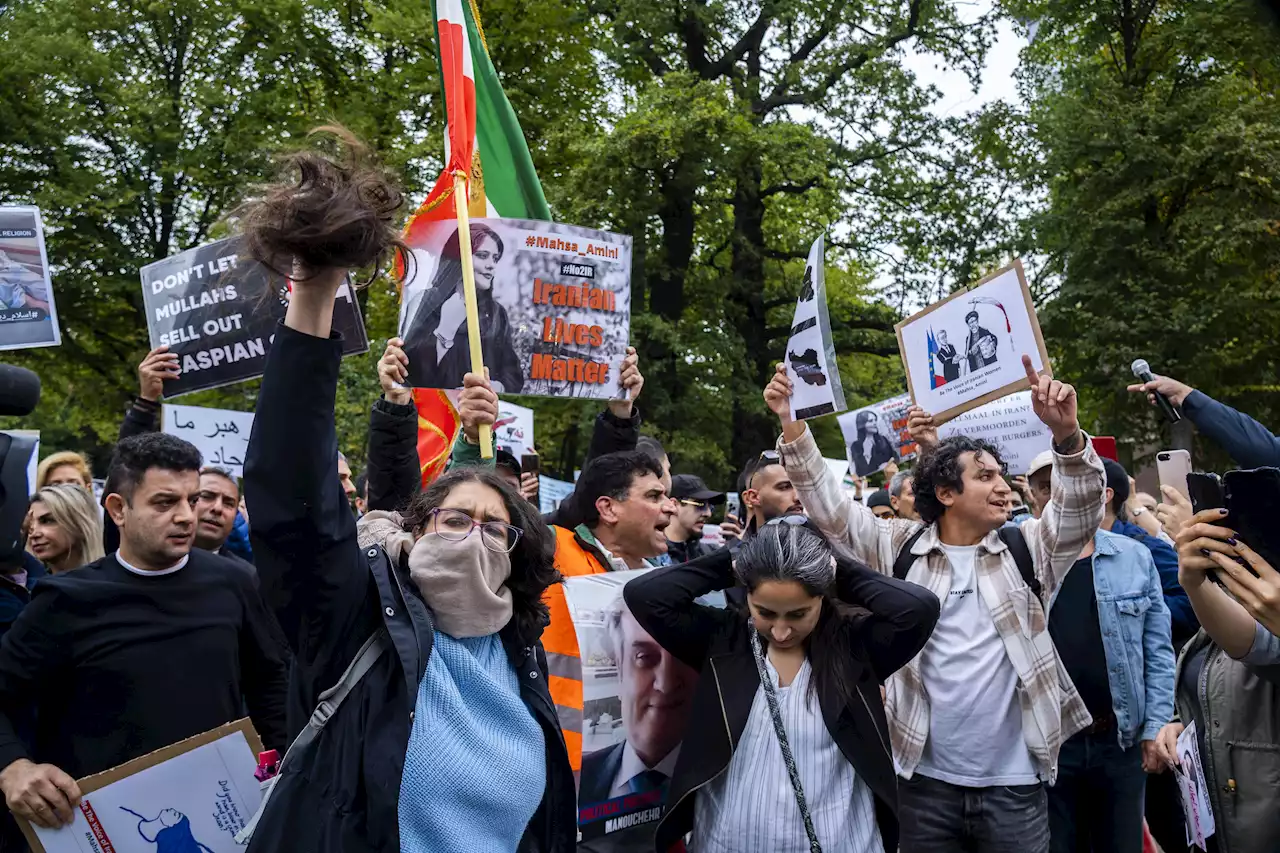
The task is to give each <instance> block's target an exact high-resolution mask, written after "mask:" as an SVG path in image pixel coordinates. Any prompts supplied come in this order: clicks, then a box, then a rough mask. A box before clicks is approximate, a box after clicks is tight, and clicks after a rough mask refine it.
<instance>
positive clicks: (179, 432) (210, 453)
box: [162, 403, 253, 477]
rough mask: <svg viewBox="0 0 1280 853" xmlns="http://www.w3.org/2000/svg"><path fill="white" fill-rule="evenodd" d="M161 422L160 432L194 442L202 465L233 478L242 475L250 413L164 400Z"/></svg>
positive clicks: (248, 433)
mask: <svg viewBox="0 0 1280 853" xmlns="http://www.w3.org/2000/svg"><path fill="white" fill-rule="evenodd" d="M162 422H163V424H164V425H163V427H162V431H163V432H166V433H168V434H169V435H176V436H177V437H178V438H181V439H183V440H185V441H189V442H191V443H192V444H194V445H195V446H196V449H197V450H199V451H200V456H201V458H202V459H203V460H204V464H205V465H212V466H213V467H214V468H221V469H222V470H224V471H226V472H227V473H228V474H230V475H231V476H233V477H243V476H244V457H245V453H246V452H247V451H248V449H249V436H250V434H252V432H253V412H234V411H231V410H230V409H206V408H203V407H202V406H172V405H169V404H168V403H166V404H165V405H164V409H163V417H162Z"/></svg>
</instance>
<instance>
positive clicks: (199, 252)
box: [141, 237, 369, 397]
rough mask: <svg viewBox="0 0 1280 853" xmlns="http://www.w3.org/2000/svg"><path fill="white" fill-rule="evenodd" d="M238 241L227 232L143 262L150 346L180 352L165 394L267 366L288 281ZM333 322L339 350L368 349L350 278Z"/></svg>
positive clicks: (247, 375)
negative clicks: (175, 373) (223, 236)
mask: <svg viewBox="0 0 1280 853" xmlns="http://www.w3.org/2000/svg"><path fill="white" fill-rule="evenodd" d="M240 247H241V242H240V238H238V237H228V238H227V239H225V240H218V241H215V242H213V243H206V244H205V245H203V246H196V247H195V248H194V249H188V250H187V251H185V252H181V253H179V254H177V255H173V256H172V257H168V258H165V259H164V260H162V261H156V262H155V263H153V264H148V265H146V266H145V267H143V268H142V274H141V277H142V302H143V305H144V307H145V308H146V312H147V331H148V333H149V335H150V338H151V346H152V348H155V347H159V346H167V347H169V351H170V352H173V353H177V355H178V370H179V374H178V377H177V378H176V379H170V380H168V381H166V382H165V387H164V395H165V396H166V397H177V396H179V395H182V394H189V393H191V392H192V391H202V390H204V389H206V388H217V387H220V386H223V385H230V384H232V383H234V382H243V381H245V380H246V379H255V378H257V377H259V376H261V375H262V372H263V370H264V369H265V368H266V362H267V352H268V351H269V350H270V349H271V341H272V339H273V338H274V337H275V330H276V324H277V323H278V322H279V321H280V320H281V319H282V318H283V317H284V313H285V309H287V308H288V306H289V294H290V290H289V285H288V282H287V281H286V279H285V278H284V276H282V275H278V274H277V273H275V272H272V271H271V270H269V269H267V268H266V267H264V266H263V265H262V264H259V263H258V262H256V261H254V260H253V259H251V258H249V257H248V256H241V254H240ZM333 329H334V331H336V332H340V333H341V334H342V352H343V355H354V354H357V353H363V352H368V351H369V340H368V337H367V336H366V334H365V330H364V320H363V319H362V318H361V316H360V307H359V305H358V304H357V303H356V300H355V295H354V293H353V292H352V289H351V285H350V283H345V284H343V285H342V286H341V287H339V288H338V295H337V297H336V298H335V301H334V309H333Z"/></svg>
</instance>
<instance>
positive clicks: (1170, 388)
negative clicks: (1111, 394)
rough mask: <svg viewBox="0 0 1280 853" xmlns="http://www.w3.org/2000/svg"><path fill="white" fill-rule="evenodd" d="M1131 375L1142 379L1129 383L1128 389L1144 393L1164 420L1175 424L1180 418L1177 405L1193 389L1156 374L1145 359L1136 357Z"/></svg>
mask: <svg viewBox="0 0 1280 853" xmlns="http://www.w3.org/2000/svg"><path fill="white" fill-rule="evenodd" d="M1132 369H1133V375H1134V376H1136V377H1138V378H1139V379H1141V380H1142V384H1140V385H1130V386H1129V390H1130V391H1132V392H1134V393H1135V394H1146V395H1147V398H1148V399H1150V400H1151V402H1152V403H1153V404H1154V405H1156V406H1158V407H1159V408H1160V412H1161V413H1162V414H1163V415H1164V417H1165V420H1167V421H1168V422H1169V423H1171V424H1176V423H1177V422H1178V421H1180V420H1182V412H1180V411H1178V409H1177V407H1178V406H1181V405H1182V402H1183V401H1184V400H1186V399H1187V395H1188V394H1190V393H1191V392H1192V391H1193V390H1194V389H1193V388H1191V386H1190V385H1184V384H1182V383H1181V382H1179V381H1177V380H1176V379H1170V378H1169V377H1167V376H1156V375H1155V374H1153V373H1152V372H1151V367H1150V365H1148V364H1147V362H1146V359H1141V358H1140V359H1137V360H1136V361H1134V363H1133V365H1132Z"/></svg>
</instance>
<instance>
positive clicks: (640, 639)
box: [564, 569, 724, 840]
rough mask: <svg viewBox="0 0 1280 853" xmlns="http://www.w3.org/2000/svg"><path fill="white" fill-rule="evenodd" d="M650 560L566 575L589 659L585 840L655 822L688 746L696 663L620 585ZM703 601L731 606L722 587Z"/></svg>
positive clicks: (582, 810)
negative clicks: (683, 744)
mask: <svg viewBox="0 0 1280 853" xmlns="http://www.w3.org/2000/svg"><path fill="white" fill-rule="evenodd" d="M647 571H651V570H650V569H636V570H633V571H626V572H609V573H607V574H601V575H584V576H580V577H572V578H565V582H564V594H565V599H566V600H567V602H568V605H569V614H570V616H571V617H572V619H573V625H574V628H575V629H576V630H577V634H578V650H579V653H580V656H581V657H580V659H581V661H582V715H583V722H582V774H581V781H580V783H579V786H578V829H579V831H581V833H582V838H583V840H587V839H591V838H598V837H600V836H602V835H608V834H610V833H613V832H617V831H619V830H623V829H629V828H631V827H633V826H639V825H641V824H645V823H651V822H654V821H657V819H658V818H659V816H660V815H661V814H662V806H663V803H664V802H665V797H666V794H667V789H668V787H669V785H670V780H671V776H672V774H673V773H674V772H675V766H676V759H677V758H678V757H679V754H680V740H681V738H683V737H684V730H685V725H686V723H687V722H688V718H689V711H690V710H691V708H692V702H693V692H694V689H695V688H696V687H697V683H698V671H697V670H695V669H693V668H692V667H690V666H688V665H686V664H684V663H682V662H681V661H679V660H678V659H676V658H675V657H673V656H672V655H671V654H670V653H668V652H667V651H666V650H665V649H663V648H662V646H660V645H658V643H657V641H656V640H654V639H653V637H651V636H649V634H648V632H646V631H645V630H644V629H643V628H641V627H640V624H639V623H638V622H636V620H635V618H634V617H633V616H632V615H631V611H630V610H628V609H627V604H626V601H625V600H624V599H623V597H622V588H623V587H624V586H626V585H627V582H628V581H630V580H631V579H633V578H636V577H639V576H640V575H642V574H644V573H645V572H647ZM708 599H710V600H700V601H704V603H708V604H712V605H713V606H721V607H722V606H724V596H723V595H722V594H718V595H716V596H714V597H708Z"/></svg>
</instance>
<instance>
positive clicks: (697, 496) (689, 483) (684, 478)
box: [671, 474, 724, 504]
mask: <svg viewBox="0 0 1280 853" xmlns="http://www.w3.org/2000/svg"><path fill="white" fill-rule="evenodd" d="M671 497H673V498H677V499H679V498H684V499H686V500H691V501H706V502H707V503H712V504H722V503H724V492H715V491H712V490H711V489H709V488H707V484H706V483H704V482H703V481H702V478H701V477H699V476H697V475H695V474H676V475H675V476H674V477H672V478H671Z"/></svg>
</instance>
